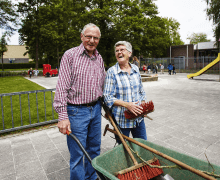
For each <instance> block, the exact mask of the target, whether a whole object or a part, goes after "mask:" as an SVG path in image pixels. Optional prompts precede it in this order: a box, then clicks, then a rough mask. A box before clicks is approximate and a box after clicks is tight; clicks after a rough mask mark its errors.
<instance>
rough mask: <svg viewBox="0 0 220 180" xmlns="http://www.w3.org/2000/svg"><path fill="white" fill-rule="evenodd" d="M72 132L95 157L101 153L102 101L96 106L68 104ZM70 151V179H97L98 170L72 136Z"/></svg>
mask: <svg viewBox="0 0 220 180" xmlns="http://www.w3.org/2000/svg"><path fill="white" fill-rule="evenodd" d="M67 113H68V116H69V120H70V123H71V131H72V133H73V134H74V135H75V136H76V137H77V138H78V139H79V141H80V142H81V143H82V145H83V147H84V148H85V150H86V151H87V153H88V154H89V155H90V157H91V158H92V159H93V158H95V157H96V156H98V155H99V154H100V145H101V102H100V101H98V102H97V104H96V105H95V106H90V107H87V106H74V105H68V106H67ZM67 145H68V148H69V152H70V180H84V179H86V180H95V179H96V178H97V175H96V172H95V170H94V168H93V167H92V165H91V164H90V162H89V161H88V160H87V158H86V157H85V158H84V161H83V157H84V154H83V152H82V151H81V149H80V148H79V146H78V144H77V143H76V142H75V140H73V139H72V138H71V137H69V136H67Z"/></svg>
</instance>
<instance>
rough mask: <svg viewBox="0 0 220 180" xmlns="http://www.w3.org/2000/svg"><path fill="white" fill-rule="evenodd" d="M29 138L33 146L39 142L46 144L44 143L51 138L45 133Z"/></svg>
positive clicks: (48, 141)
mask: <svg viewBox="0 0 220 180" xmlns="http://www.w3.org/2000/svg"><path fill="white" fill-rule="evenodd" d="M30 139H31V141H32V143H33V144H34V145H35V146H37V145H39V144H46V143H50V142H51V139H50V138H49V137H48V135H47V134H46V133H44V134H41V135H38V136H35V137H31V138H30Z"/></svg>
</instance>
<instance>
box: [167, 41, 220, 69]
mask: <svg viewBox="0 0 220 180" xmlns="http://www.w3.org/2000/svg"><path fill="white" fill-rule="evenodd" d="M167 56H168V57H170V59H173V60H174V62H175V59H180V58H181V61H184V62H183V64H184V66H185V68H195V66H200V63H203V66H204V65H207V64H208V63H210V62H211V61H213V60H214V59H215V58H217V56H218V48H217V46H216V45H215V42H214V41H211V42H200V43H198V44H186V45H179V46H170V47H169V48H168V49H167Z"/></svg>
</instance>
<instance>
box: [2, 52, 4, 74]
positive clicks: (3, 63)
mask: <svg viewBox="0 0 220 180" xmlns="http://www.w3.org/2000/svg"><path fill="white" fill-rule="evenodd" d="M3 54H4V53H3V52H2V71H4V67H3V64H4V60H3Z"/></svg>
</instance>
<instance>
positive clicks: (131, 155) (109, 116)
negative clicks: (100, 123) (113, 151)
mask: <svg viewBox="0 0 220 180" xmlns="http://www.w3.org/2000/svg"><path fill="white" fill-rule="evenodd" d="M106 113H107V112H106ZM107 117H108V118H109V120H110V122H111V124H112V126H113V127H114V128H115V131H116V132H117V135H118V136H119V138H120V140H121V142H122V144H123V145H124V147H125V149H126V150H127V152H128V154H129V156H130V158H131V159H132V161H133V163H134V165H138V162H137V161H136V159H135V158H134V156H133V154H132V152H131V150H130V149H129V147H128V145H127V143H126V142H125V140H124V138H123V137H122V134H121V133H120V132H119V130H118V128H117V126H116V124H115V123H114V121H113V119H112V117H111V115H110V114H109V113H107Z"/></svg>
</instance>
